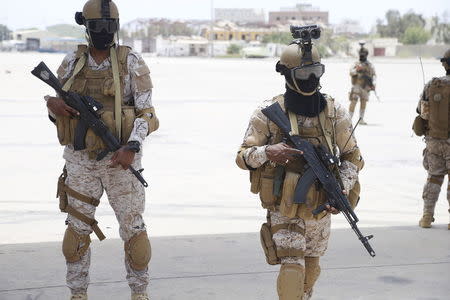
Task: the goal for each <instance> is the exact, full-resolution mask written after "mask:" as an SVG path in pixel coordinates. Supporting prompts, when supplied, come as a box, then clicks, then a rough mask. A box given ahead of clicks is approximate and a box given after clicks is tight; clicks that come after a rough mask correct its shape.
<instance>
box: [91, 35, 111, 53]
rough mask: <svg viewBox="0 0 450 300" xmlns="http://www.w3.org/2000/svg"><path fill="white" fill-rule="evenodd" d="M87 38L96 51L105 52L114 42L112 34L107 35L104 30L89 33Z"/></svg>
mask: <svg viewBox="0 0 450 300" xmlns="http://www.w3.org/2000/svg"><path fill="white" fill-rule="evenodd" d="M89 36H90V37H91V42H92V45H93V46H94V48H96V49H98V50H107V49H108V48H109V47H110V46H111V45H112V43H113V41H114V33H107V32H106V31H105V30H102V31H101V32H93V31H89Z"/></svg>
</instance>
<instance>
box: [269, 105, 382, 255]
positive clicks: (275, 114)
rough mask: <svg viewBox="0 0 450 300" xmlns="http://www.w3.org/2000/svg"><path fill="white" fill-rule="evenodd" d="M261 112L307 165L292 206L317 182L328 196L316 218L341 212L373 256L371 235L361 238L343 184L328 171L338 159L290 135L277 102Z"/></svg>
mask: <svg viewBox="0 0 450 300" xmlns="http://www.w3.org/2000/svg"><path fill="white" fill-rule="evenodd" d="M262 113H263V114H264V115H266V116H267V117H268V118H269V120H271V121H272V122H274V123H275V124H276V125H277V126H278V127H279V128H280V129H281V132H282V133H283V135H284V136H285V137H286V138H287V139H288V141H290V142H291V143H292V144H293V145H294V147H295V148H296V149H298V150H300V151H302V152H303V157H304V159H305V160H306V162H307V166H306V169H305V174H304V175H303V176H302V177H301V178H300V180H299V182H298V183H297V187H296V190H295V196H294V203H305V202H306V193H307V191H308V190H309V188H310V187H311V186H312V185H313V184H314V183H315V182H316V181H318V182H319V183H320V185H321V186H322V188H323V189H324V190H325V192H326V194H327V198H328V202H327V203H325V204H323V205H320V206H319V207H318V208H317V209H315V210H314V211H313V214H314V215H317V214H319V213H321V212H322V211H324V210H326V206H327V205H330V206H332V207H335V208H336V209H338V210H339V211H341V212H342V214H343V215H344V217H345V218H346V219H347V221H348V223H349V224H350V226H351V227H352V229H353V231H354V232H355V233H356V235H357V236H358V239H359V240H360V241H361V242H362V244H363V245H364V247H365V248H366V250H367V251H368V252H369V254H370V256H372V257H374V256H375V251H374V250H373V249H372V246H370V244H369V240H370V239H371V238H373V235H369V236H363V234H362V233H361V231H360V230H359V228H358V225H357V224H356V223H357V222H358V221H359V219H358V217H357V216H356V214H355V213H354V211H353V209H352V207H351V205H350V203H349V201H348V199H347V197H346V196H345V194H344V193H343V187H342V184H341V183H339V182H338V180H337V179H336V177H335V174H334V173H333V172H332V171H331V168H332V167H334V166H337V165H338V163H339V160H338V158H337V157H335V156H334V155H332V154H330V153H329V152H328V151H327V150H326V149H325V147H323V146H317V147H316V146H314V145H313V144H311V143H310V142H308V141H307V140H305V139H302V138H301V137H300V136H297V135H291V124H290V121H289V119H288V117H287V116H286V114H285V113H284V111H283V110H282V109H281V106H280V104H279V103H278V102H276V103H274V104H272V105H271V106H269V107H267V108H264V109H263V110H262Z"/></svg>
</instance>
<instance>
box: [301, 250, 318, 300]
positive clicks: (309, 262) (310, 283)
mask: <svg viewBox="0 0 450 300" xmlns="http://www.w3.org/2000/svg"><path fill="white" fill-rule="evenodd" d="M319 260H320V257H309V256H307V257H305V292H309V291H311V290H312V289H313V287H314V284H315V283H316V281H317V279H318V278H319V275H320V265H319Z"/></svg>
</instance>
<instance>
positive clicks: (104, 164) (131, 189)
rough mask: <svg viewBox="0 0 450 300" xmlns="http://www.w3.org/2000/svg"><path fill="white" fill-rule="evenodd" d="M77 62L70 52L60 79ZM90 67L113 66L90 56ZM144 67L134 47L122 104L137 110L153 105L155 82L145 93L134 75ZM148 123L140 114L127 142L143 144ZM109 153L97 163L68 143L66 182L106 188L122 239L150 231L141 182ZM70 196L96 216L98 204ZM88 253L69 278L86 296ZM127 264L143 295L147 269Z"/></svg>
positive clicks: (96, 192)
mask: <svg viewBox="0 0 450 300" xmlns="http://www.w3.org/2000/svg"><path fill="white" fill-rule="evenodd" d="M75 62H76V56H75V54H69V55H67V56H66V57H65V58H64V60H63V62H62V64H61V66H60V68H59V69H58V76H59V79H60V80H61V81H62V82H65V81H66V80H67V79H68V78H69V77H70V76H71V74H72V72H73V69H74V67H75ZM87 65H88V67H89V68H90V69H91V70H97V71H102V70H106V69H109V68H111V60H110V58H108V59H106V60H104V61H103V62H102V63H100V64H97V63H96V62H95V60H94V59H93V58H92V56H91V55H89V56H88V60H87ZM144 65H145V62H144V60H143V59H142V58H141V57H140V55H138V54H137V53H136V52H133V51H131V52H130V53H129V54H128V57H127V67H128V70H129V72H128V74H126V75H125V76H124V91H123V102H124V103H129V102H133V103H134V105H135V107H136V109H137V110H143V109H146V108H151V107H153V105H152V100H151V98H152V89H151V88H152V86H151V83H150V85H148V87H147V88H146V89H144V90H145V91H143V89H142V87H140V88H139V91H138V89H137V86H136V85H137V83H136V80H135V77H134V75H133V74H134V72H133V70H136V69H138V68H140V67H142V66H144ZM50 114H51V113H50ZM148 126H149V125H148V123H147V121H146V120H145V119H143V118H137V119H136V120H135V121H134V127H133V130H132V133H131V135H130V138H129V139H128V141H137V142H139V143H141V144H142V143H143V141H144V139H145V137H146V136H147V133H148V132H149V128H148ZM111 156H112V154H109V155H108V156H107V157H105V158H104V159H103V160H101V161H96V160H95V159H94V160H92V159H90V157H89V153H88V152H87V151H74V150H73V146H72V145H68V146H66V147H65V150H64V156H63V157H64V159H65V160H66V169H67V179H66V185H67V186H68V187H69V188H72V189H74V190H76V191H77V192H79V193H81V194H84V195H85V196H88V197H93V198H95V199H100V198H101V196H102V194H103V191H105V192H106V195H107V197H108V200H109V203H110V205H111V207H112V208H113V210H114V212H115V214H116V218H117V221H118V222H119V225H120V231H119V232H120V237H121V238H122V240H123V241H124V242H127V241H128V240H130V238H131V237H133V236H134V235H136V234H138V233H140V232H143V231H145V230H146V227H145V223H144V220H143V217H142V214H143V212H144V209H145V192H144V187H143V186H142V184H141V183H140V182H139V181H138V180H137V179H136V178H135V177H134V175H132V173H131V172H130V171H128V170H123V169H122V168H121V167H120V166H119V167H116V168H110V167H109V166H108V165H109V161H110V159H111ZM141 157H142V151H141V152H140V153H137V154H136V155H135V159H134V162H133V164H132V166H133V167H134V168H135V169H136V170H139V169H140V168H141ZM68 198H69V199H68V201H69V205H71V206H72V207H73V208H75V209H76V210H78V211H79V212H81V213H83V214H85V215H86V216H87V217H89V218H94V214H95V207H94V206H93V205H90V204H86V203H84V202H82V201H79V200H78V199H76V198H73V197H71V196H69V197H68ZM66 223H67V224H68V225H69V226H70V227H71V228H73V229H74V230H75V231H76V232H77V233H78V234H82V235H88V234H90V233H92V228H91V226H89V225H88V224H86V223H84V222H82V221H80V220H79V219H77V218H75V217H74V216H72V215H70V214H69V215H68V217H67V221H66ZM90 256H91V252H90V249H88V250H87V251H86V253H85V254H84V255H83V256H82V258H81V260H79V261H77V262H74V263H70V262H67V278H66V280H67V285H68V287H69V288H70V289H71V292H72V294H85V293H86V291H87V288H88V284H89V266H90ZM125 267H126V271H127V280H128V284H129V286H130V288H131V290H132V291H133V292H134V293H145V292H146V288H147V285H148V283H149V275H148V268H147V269H145V270H143V271H137V270H134V269H133V268H132V267H131V265H130V262H129V261H128V257H127V256H126V255H125Z"/></svg>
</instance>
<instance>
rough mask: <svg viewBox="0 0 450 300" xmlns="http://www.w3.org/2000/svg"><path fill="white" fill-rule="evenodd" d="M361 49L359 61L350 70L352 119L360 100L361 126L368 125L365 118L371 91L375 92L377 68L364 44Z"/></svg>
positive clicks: (350, 110) (350, 108) (350, 109)
mask: <svg viewBox="0 0 450 300" xmlns="http://www.w3.org/2000/svg"><path fill="white" fill-rule="evenodd" d="M360 45H361V49H359V61H357V62H356V63H355V64H354V65H353V67H352V68H351V69H350V77H351V81H352V89H351V91H350V94H349V100H350V107H349V109H348V110H349V112H350V118H353V115H354V113H355V109H356V104H357V103H358V100H359V102H360V107H359V118H360V124H361V125H366V124H367V123H366V121H365V120H364V116H365V114H366V108H367V102H368V101H369V93H370V91H375V79H376V74H375V68H374V67H373V65H372V64H371V63H370V62H369V61H368V60H367V57H368V56H369V51H368V50H367V49H366V48H364V43H360Z"/></svg>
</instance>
